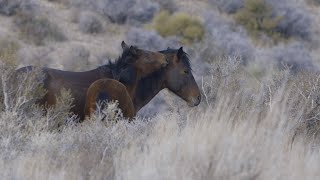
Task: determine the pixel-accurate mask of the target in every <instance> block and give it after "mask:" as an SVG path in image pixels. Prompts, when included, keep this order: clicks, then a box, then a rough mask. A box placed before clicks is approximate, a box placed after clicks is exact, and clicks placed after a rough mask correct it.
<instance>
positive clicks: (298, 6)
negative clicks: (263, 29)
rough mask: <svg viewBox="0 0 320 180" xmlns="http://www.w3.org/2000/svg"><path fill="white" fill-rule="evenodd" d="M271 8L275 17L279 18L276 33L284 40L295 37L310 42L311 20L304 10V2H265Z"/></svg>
mask: <svg viewBox="0 0 320 180" xmlns="http://www.w3.org/2000/svg"><path fill="white" fill-rule="evenodd" d="M266 2H268V3H269V4H270V5H272V7H273V13H274V15H275V16H281V17H282V18H281V21H280V22H279V23H278V25H277V31H278V32H279V33H281V35H282V36H283V37H285V38H290V37H296V38H301V39H303V40H310V38H311V35H312V23H313V19H312V16H311V15H310V13H309V12H308V10H307V9H306V8H305V4H303V2H304V1H299V2H296V3H292V2H291V1H289V0H283V1H276V0H266Z"/></svg>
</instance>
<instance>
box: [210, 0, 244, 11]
mask: <svg viewBox="0 0 320 180" xmlns="http://www.w3.org/2000/svg"><path fill="white" fill-rule="evenodd" d="M244 1H245V0H229V1H224V0H209V3H210V4H212V5H214V6H216V7H218V9H219V10H220V11H223V12H226V13H228V14H233V13H236V12H237V11H238V10H239V9H240V8H242V7H243V5H244Z"/></svg>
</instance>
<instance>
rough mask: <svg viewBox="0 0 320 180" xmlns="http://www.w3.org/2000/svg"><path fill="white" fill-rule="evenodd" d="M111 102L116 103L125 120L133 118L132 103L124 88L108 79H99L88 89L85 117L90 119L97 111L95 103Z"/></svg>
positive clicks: (117, 82)
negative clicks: (115, 101) (114, 101)
mask: <svg viewBox="0 0 320 180" xmlns="http://www.w3.org/2000/svg"><path fill="white" fill-rule="evenodd" d="M111 100H117V101H118V103H119V108H120V109H121V111H122V113H123V116H124V117H125V118H128V119H132V118H133V117H134V116H135V110H134V106H133V102H132V100H131V97H130V95H129V93H128V91H127V89H126V87H125V86H124V85H123V84H122V83H120V82H119V81H116V80H114V79H108V78H105V79H99V80H97V81H95V82H93V83H92V84H91V85H90V87H89V88H88V90H87V97H86V103H85V110H84V111H85V115H86V116H89V117H90V115H91V114H92V113H93V112H94V111H95V110H96V109H97V107H96V104H97V103H99V102H104V101H111ZM102 108H103V107H102Z"/></svg>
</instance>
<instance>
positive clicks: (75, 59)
mask: <svg viewBox="0 0 320 180" xmlns="http://www.w3.org/2000/svg"><path fill="white" fill-rule="evenodd" d="M89 57H90V51H89V50H88V49H86V48H85V47H84V46H81V45H79V46H74V47H72V48H71V49H70V51H68V52H67V55H66V60H65V62H62V63H63V65H64V68H65V69H68V70H72V71H84V70H88V66H89Z"/></svg>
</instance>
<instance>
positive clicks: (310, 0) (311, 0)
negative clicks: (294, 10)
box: [307, 0, 320, 6]
mask: <svg viewBox="0 0 320 180" xmlns="http://www.w3.org/2000/svg"><path fill="white" fill-rule="evenodd" d="M307 2H308V3H310V4H311V5H316V6H319V5H320V0H307Z"/></svg>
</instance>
